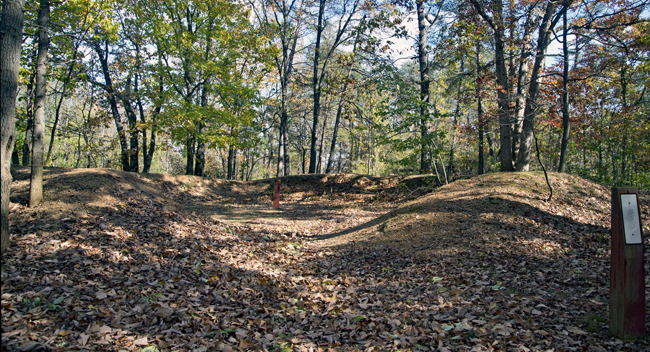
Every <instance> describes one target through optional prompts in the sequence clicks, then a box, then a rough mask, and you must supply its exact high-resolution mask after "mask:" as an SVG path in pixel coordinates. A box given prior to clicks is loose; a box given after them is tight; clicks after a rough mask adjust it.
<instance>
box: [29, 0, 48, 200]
mask: <svg viewBox="0 0 650 352" xmlns="http://www.w3.org/2000/svg"><path fill="white" fill-rule="evenodd" d="M49 22H50V1H49V0H40V6H39V9H38V21H37V26H38V58H37V59H36V96H35V99H34V137H33V138H32V143H33V147H32V173H31V176H30V182H29V206H30V207H35V206H37V205H38V204H39V203H40V202H41V201H43V161H44V160H43V154H44V152H45V141H44V139H45V138H44V137H45V99H46V97H47V77H46V76H47V51H48V48H49V45H50V38H49V35H48V30H49V27H50V23H49Z"/></svg>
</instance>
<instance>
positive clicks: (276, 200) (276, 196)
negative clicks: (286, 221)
mask: <svg viewBox="0 0 650 352" xmlns="http://www.w3.org/2000/svg"><path fill="white" fill-rule="evenodd" d="M273 209H280V179H279V178H276V179H275V184H274V185H273Z"/></svg>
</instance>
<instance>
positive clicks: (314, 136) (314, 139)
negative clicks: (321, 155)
mask: <svg viewBox="0 0 650 352" xmlns="http://www.w3.org/2000/svg"><path fill="white" fill-rule="evenodd" d="M324 12H325V0H320V2H319V9H318V26H317V27H316V47H315V48H314V71H313V77H312V89H313V91H314V108H313V114H314V118H313V121H312V128H311V143H310V147H309V170H308V171H307V172H308V173H310V174H313V173H315V172H316V164H317V160H316V157H317V155H316V154H317V153H316V145H317V144H318V119H319V114H320V94H321V81H320V79H319V76H320V74H319V67H318V65H320V63H319V60H320V50H321V48H320V41H321V37H322V35H323V14H324Z"/></svg>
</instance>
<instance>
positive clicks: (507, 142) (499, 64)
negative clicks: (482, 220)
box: [471, 0, 513, 171]
mask: <svg viewBox="0 0 650 352" xmlns="http://www.w3.org/2000/svg"><path fill="white" fill-rule="evenodd" d="M471 2H472V5H474V8H476V11H477V12H478V13H479V14H480V15H481V17H483V20H485V22H487V24H488V25H489V26H490V28H491V29H492V31H493V37H494V58H495V66H496V76H497V96H498V104H499V140H500V147H501V171H512V170H513V165H512V159H513V158H512V149H511V141H512V139H511V133H510V97H509V95H508V91H509V80H508V69H507V67H506V46H505V31H506V26H505V20H504V13H503V1H502V0H496V1H494V2H492V4H491V6H490V10H491V12H492V16H490V15H489V14H488V12H487V10H486V8H487V5H484V4H483V3H481V2H479V0H471Z"/></svg>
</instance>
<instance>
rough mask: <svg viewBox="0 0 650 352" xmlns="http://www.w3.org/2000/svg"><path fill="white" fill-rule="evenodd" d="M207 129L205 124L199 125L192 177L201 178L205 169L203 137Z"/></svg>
mask: <svg viewBox="0 0 650 352" xmlns="http://www.w3.org/2000/svg"><path fill="white" fill-rule="evenodd" d="M207 129H208V127H207V126H206V125H205V123H203V122H200V123H199V138H198V140H197V142H196V164H195V166H194V175H196V176H203V173H204V169H205V140H204V135H205V133H206V132H207Z"/></svg>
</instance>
